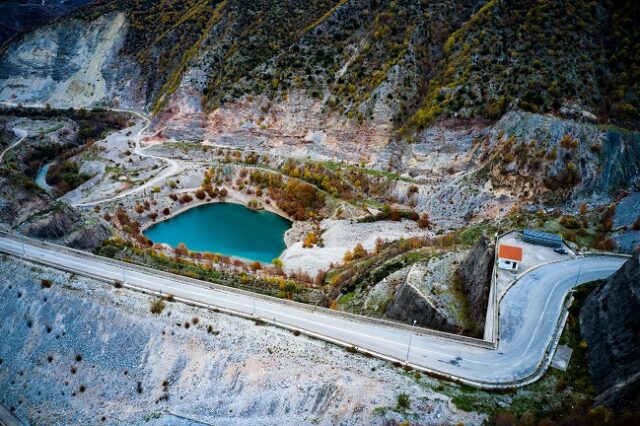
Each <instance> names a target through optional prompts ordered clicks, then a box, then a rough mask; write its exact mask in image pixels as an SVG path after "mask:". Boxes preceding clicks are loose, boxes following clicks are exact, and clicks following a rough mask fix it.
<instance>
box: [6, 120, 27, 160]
mask: <svg viewBox="0 0 640 426" xmlns="http://www.w3.org/2000/svg"><path fill="white" fill-rule="evenodd" d="M11 130H13V133H15V134H16V136H17V137H19V138H20V139H18V140H17V141H16V142H14V143H13V144H11V145H10V146H8V147H7V148H5V150H4V151H2V152H0V162H2V160H4V156H5V154H6V153H7V152H9V151H11V150H12V149H13V148H15V147H16V146H18V145H19V144H20V143H22V141H24V140H25V139H26V138H27V136H28V133H27V132H26V130H22V129H19V128H17V127H14V128H13V129H11Z"/></svg>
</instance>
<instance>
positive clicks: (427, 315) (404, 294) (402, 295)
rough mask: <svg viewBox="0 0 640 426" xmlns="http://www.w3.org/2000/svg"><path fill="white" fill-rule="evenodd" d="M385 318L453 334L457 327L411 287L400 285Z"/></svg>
mask: <svg viewBox="0 0 640 426" xmlns="http://www.w3.org/2000/svg"><path fill="white" fill-rule="evenodd" d="M386 317H387V318H389V319H393V320H396V321H400V322H404V323H407V324H413V321H416V325H418V326H421V327H427V328H434V329H436V330H442V331H449V332H455V331H456V330H457V327H456V325H455V324H452V323H451V322H449V320H448V319H447V317H445V316H444V315H442V314H441V313H440V312H438V310H437V309H436V308H435V307H434V306H433V305H431V304H430V303H429V301H428V300H427V299H426V298H425V297H424V296H423V295H422V294H421V293H420V292H419V291H417V290H416V289H415V288H414V287H413V286H411V285H410V284H408V283H406V282H405V283H404V284H402V286H400V289H398V291H397V293H396V295H395V298H394V299H393V302H392V303H391V305H390V306H389V308H387V313H386Z"/></svg>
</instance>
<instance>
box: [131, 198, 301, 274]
mask: <svg viewBox="0 0 640 426" xmlns="http://www.w3.org/2000/svg"><path fill="white" fill-rule="evenodd" d="M290 227H291V222H290V221H288V220H287V219H284V218H283V217H281V216H278V215H277V214H275V213H271V212H268V211H264V210H261V211H253V210H250V209H248V208H246V207H245V206H242V205H240V204H232V203H215V204H205V205H202V206H198V207H194V208H191V209H189V210H187V211H185V212H183V213H180V214H178V215H176V216H174V217H172V218H170V219H167V220H165V221H162V222H159V223H157V224H155V225H152V226H151V227H149V228H148V229H147V230H146V231H144V232H143V234H144V235H145V236H146V237H147V238H149V239H151V241H153V242H154V243H165V244H169V245H170V246H171V247H177V246H178V244H180V243H185V244H186V246H187V248H188V249H189V250H192V251H199V252H211V253H219V254H223V255H227V256H235V257H241V258H244V259H248V260H257V261H259V262H266V263H270V262H271V261H272V260H273V259H275V258H276V257H278V256H280V254H281V253H282V252H283V251H284V249H285V248H286V246H285V244H284V233H285V232H286V231H287V230H288V229H289V228H290Z"/></svg>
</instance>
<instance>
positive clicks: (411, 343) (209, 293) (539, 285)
mask: <svg viewBox="0 0 640 426" xmlns="http://www.w3.org/2000/svg"><path fill="white" fill-rule="evenodd" d="M23 241H24V240H23ZM26 241H27V242H26V243H23V242H21V241H18V240H16V239H14V238H13V237H8V236H7V237H5V236H1V237H0V251H3V252H6V253H9V254H12V255H15V256H24V257H25V258H27V259H29V260H34V261H37V262H41V263H45V264H49V265H51V266H54V267H57V268H59V269H64V270H68V271H72V272H76V273H79V274H83V275H87V276H92V277H95V278H100V279H105V280H123V279H124V280H125V282H126V284H127V285H128V286H132V287H137V288H141V289H144V290H146V291H151V292H156V293H158V292H161V293H164V294H166V293H170V294H173V295H174V296H175V297H177V298H179V299H183V300H186V301H191V302H196V303H201V304H204V305H208V306H214V307H218V308H222V309H224V310H227V311H230V312H233V313H239V314H241V315H245V316H255V317H258V318H262V319H263V320H265V321H268V322H274V323H277V324H279V325H282V326H285V327H288V328H295V329H299V330H301V331H303V332H305V333H306V334H309V335H311V336H315V337H318V338H321V339H324V340H327V341H331V342H334V343H339V344H343V345H353V346H356V347H357V348H359V349H363V350H365V351H368V352H370V353H373V354H375V355H377V356H379V357H382V358H385V359H393V360H399V361H401V362H405V361H408V363H409V364H411V365H413V366H414V367H416V368H420V369H423V370H427V371H433V372H437V373H440V374H443V375H445V376H449V377H452V378H455V379H458V380H460V381H463V382H465V383H469V384H471V385H474V386H478V387H485V388H495V387H511V386H521V385H524V384H527V383H530V382H532V381H535V380H537V379H538V378H539V377H540V376H541V375H542V373H543V372H544V370H545V369H546V367H547V365H548V364H547V362H548V360H549V359H548V357H547V353H548V352H549V351H550V352H553V349H554V348H555V346H554V344H553V343H554V339H555V337H556V336H557V335H558V330H559V325H562V324H563V319H564V318H563V313H564V312H565V311H564V300H565V297H566V295H567V293H568V292H569V290H571V289H572V288H573V287H574V286H576V285H578V284H581V283H585V282H588V281H593V280H596V279H602V278H606V277H608V276H609V275H611V274H612V273H613V272H614V271H616V270H617V269H618V268H620V266H621V265H622V264H623V263H624V261H625V259H624V258H621V257H614V256H594V257H588V258H578V259H575V260H566V261H562V262H557V263H553V264H548V265H546V266H542V267H540V268H537V269H535V270H533V271H531V272H529V273H527V274H525V275H524V276H523V277H522V278H521V279H520V280H519V281H518V282H517V283H516V284H515V285H514V286H512V287H511V289H510V290H509V291H508V292H507V293H506V295H505V296H504V297H503V299H502V300H501V301H500V305H499V312H500V322H499V328H500V338H499V341H498V343H497V348H496V349H488V348H483V347H479V346H477V345H474V344H472V343H469V342H466V341H458V340H451V339H448V338H443V337H439V336H435V335H430V334H428V333H427V332H426V331H425V330H421V329H418V328H416V329H415V330H407V328H406V327H405V328H399V327H392V326H385V325H381V324H377V323H375V322H372V321H368V320H367V319H366V318H364V317H361V318H358V319H355V318H352V317H348V316H343V315H339V314H336V313H335V312H333V313H332V312H330V311H328V310H325V309H313V308H312V307H310V306H308V305H300V304H296V303H283V302H282V301H280V300H279V299H275V298H269V297H264V296H257V295H251V294H248V293H246V292H239V291H235V290H232V289H225V288H219V287H212V286H211V285H209V284H206V283H204V282H198V281H195V280H190V279H186V278H182V277H179V276H170V275H168V274H161V273H157V272H154V271H152V270H149V269H145V268H137V267H135V266H132V265H128V264H125V263H121V262H115V261H112V260H109V259H104V258H100V257H98V256H94V255H90V254H87V253H84V252H79V251H75V250H70V249H68V248H64V247H61V246H56V245H53V244H44V243H41V242H34V241H31V240H26Z"/></svg>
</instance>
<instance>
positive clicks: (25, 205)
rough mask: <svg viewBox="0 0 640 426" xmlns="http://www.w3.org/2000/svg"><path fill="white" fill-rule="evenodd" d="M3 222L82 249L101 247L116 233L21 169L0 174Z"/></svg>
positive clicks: (0, 205) (0, 207) (9, 226)
mask: <svg viewBox="0 0 640 426" xmlns="http://www.w3.org/2000/svg"><path fill="white" fill-rule="evenodd" d="M0 226H4V227H7V228H11V229H14V230H16V231H19V232H20V233H22V234H24V235H27V236H29V237H32V238H37V239H42V240H48V241H51V242H55V243H58V244H64V245H67V246H69V247H75V248H80V249H92V248H95V247H98V246H100V245H101V244H102V241H104V240H105V239H107V238H109V237H110V236H111V234H112V232H111V230H110V229H109V228H108V226H107V224H106V223H105V222H103V221H102V220H97V219H94V218H91V217H88V216H87V215H85V214H83V213H81V212H80V211H78V210H75V209H74V208H72V207H69V206H67V205H65V204H62V203H58V202H56V201H55V200H54V199H52V198H51V197H50V196H49V195H47V194H45V193H44V192H42V191H40V190H39V189H38V188H36V187H35V186H34V185H33V184H32V183H31V181H30V180H29V179H27V178H26V177H24V176H21V175H20V174H19V173H18V172H10V173H8V174H7V176H1V177H0Z"/></svg>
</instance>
